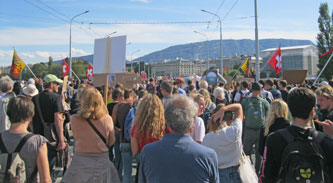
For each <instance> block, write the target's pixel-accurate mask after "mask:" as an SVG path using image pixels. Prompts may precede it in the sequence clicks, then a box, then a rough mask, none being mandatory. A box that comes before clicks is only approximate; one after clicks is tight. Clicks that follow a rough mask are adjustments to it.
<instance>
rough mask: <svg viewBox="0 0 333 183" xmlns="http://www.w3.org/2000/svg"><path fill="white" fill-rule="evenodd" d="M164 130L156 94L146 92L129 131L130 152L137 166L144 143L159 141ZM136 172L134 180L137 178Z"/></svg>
mask: <svg viewBox="0 0 333 183" xmlns="http://www.w3.org/2000/svg"><path fill="white" fill-rule="evenodd" d="M164 130H165V119H164V108H163V104H162V102H161V100H160V99H159V98H158V96H157V95H153V94H147V95H146V96H145V97H144V98H143V99H142V100H141V101H140V103H139V104H138V109H137V111H136V113H135V117H134V124H133V128H132V131H131V149H132V154H133V155H135V156H136V159H137V162H138V166H137V167H139V160H140V158H139V157H140V152H141V151H142V149H143V147H144V146H145V145H146V144H150V143H152V142H155V141H159V140H160V139H161V138H162V136H163V134H164ZM137 175H138V173H137V174H136V180H137Z"/></svg>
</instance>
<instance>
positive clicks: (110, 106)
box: [107, 102, 119, 116]
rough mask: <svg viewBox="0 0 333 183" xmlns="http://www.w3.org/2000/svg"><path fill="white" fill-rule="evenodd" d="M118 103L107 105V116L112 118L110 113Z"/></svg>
mask: <svg viewBox="0 0 333 183" xmlns="http://www.w3.org/2000/svg"><path fill="white" fill-rule="evenodd" d="M118 103H119V102H112V103H109V104H108V105H107V108H108V111H109V115H110V116H112V111H113V108H114V106H116V104H118Z"/></svg>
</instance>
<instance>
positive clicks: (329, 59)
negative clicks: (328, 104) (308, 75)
mask: <svg viewBox="0 0 333 183" xmlns="http://www.w3.org/2000/svg"><path fill="white" fill-rule="evenodd" d="M332 56H333V54H331V56H330V58H328V60H327V61H326V64H325V65H324V67H323V68H322V69H321V71H320V73H319V75H318V76H317V79H316V80H315V81H314V82H313V85H315V84H316V82H317V80H318V79H319V77H320V76H321V74H322V73H323V71H324V70H325V69H326V66H327V65H328V63H329V62H330V61H331V59H332Z"/></svg>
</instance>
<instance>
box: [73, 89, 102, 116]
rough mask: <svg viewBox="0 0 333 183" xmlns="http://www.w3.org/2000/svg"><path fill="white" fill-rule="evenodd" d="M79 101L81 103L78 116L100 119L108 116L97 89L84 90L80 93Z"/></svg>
mask: <svg viewBox="0 0 333 183" xmlns="http://www.w3.org/2000/svg"><path fill="white" fill-rule="evenodd" d="M78 99H79V101H80V109H79V111H78V115H79V116H80V117H81V118H84V119H86V118H89V119H100V118H102V117H103V116H104V115H106V114H108V110H107V107H106V105H105V103H104V101H103V97H102V95H101V93H100V92H99V91H98V90H97V89H96V88H93V87H89V88H84V89H83V90H82V91H80V92H79V93H78Z"/></svg>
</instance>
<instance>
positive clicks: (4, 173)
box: [0, 134, 37, 183]
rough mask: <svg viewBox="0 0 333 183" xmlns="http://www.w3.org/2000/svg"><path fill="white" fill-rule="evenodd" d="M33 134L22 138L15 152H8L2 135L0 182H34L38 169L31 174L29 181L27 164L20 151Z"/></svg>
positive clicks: (0, 143)
mask: <svg viewBox="0 0 333 183" xmlns="http://www.w3.org/2000/svg"><path fill="white" fill-rule="evenodd" d="M32 136H33V134H28V135H26V136H24V137H23V138H22V140H21V141H20V142H19V143H18V145H17V147H16V148H15V150H14V152H8V151H7V149H6V147H5V144H4V143H3V140H2V134H0V149H1V154H0V182H1V183H4V182H6V183H14V182H15V183H21V182H22V183H24V182H32V181H33V179H34V177H35V175H36V173H37V167H36V168H35V170H34V172H33V173H32V174H31V176H30V177H29V179H27V177H26V169H25V167H26V166H25V162H24V160H23V159H22V158H21V156H20V151H21V149H22V147H23V145H24V144H25V142H26V141H27V140H28V139H29V138H30V137H32Z"/></svg>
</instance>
